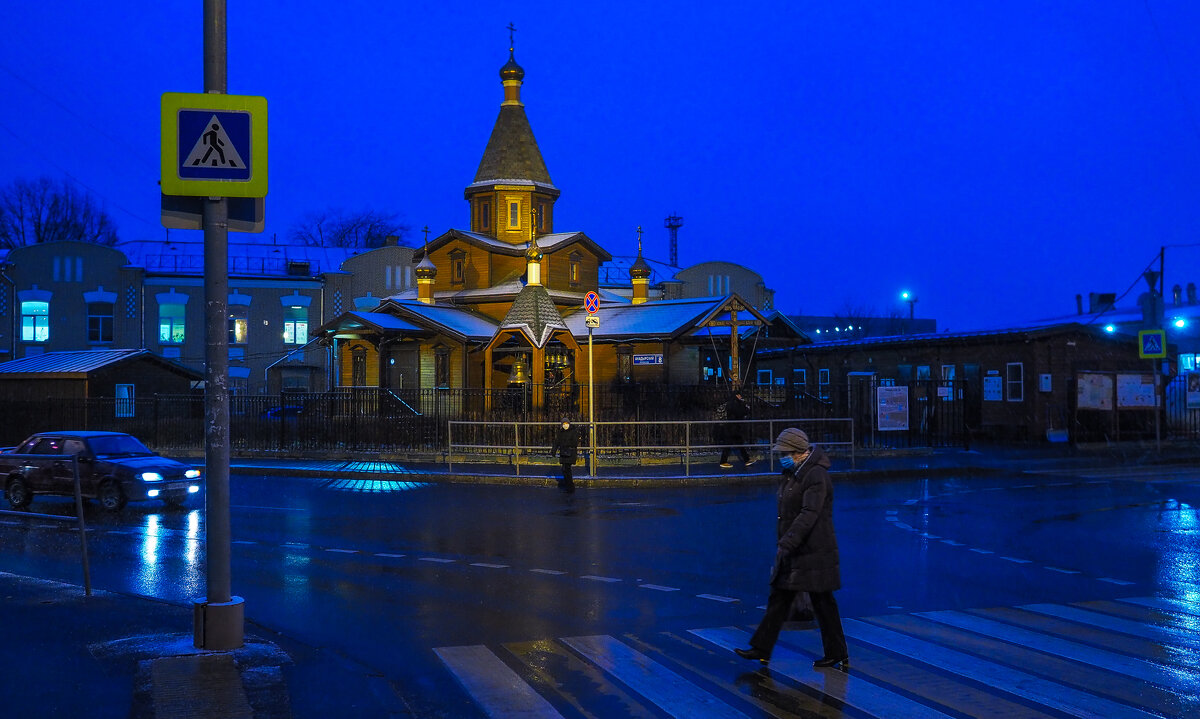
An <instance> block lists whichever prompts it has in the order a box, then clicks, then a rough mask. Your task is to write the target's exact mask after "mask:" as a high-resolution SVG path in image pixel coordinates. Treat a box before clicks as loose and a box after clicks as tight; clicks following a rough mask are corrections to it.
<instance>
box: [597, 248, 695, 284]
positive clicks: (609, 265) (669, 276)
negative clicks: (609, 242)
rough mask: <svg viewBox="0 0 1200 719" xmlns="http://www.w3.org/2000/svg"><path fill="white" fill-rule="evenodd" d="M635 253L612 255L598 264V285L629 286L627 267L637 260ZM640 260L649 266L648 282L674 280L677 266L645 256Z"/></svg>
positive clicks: (657, 282)
mask: <svg viewBox="0 0 1200 719" xmlns="http://www.w3.org/2000/svg"><path fill="white" fill-rule="evenodd" d="M637 259H638V258H637V255H613V257H612V259H610V260H608V261H607V262H604V263H602V264H601V265H600V286H601V287H629V286H630V285H631V284H632V283H631V282H630V281H629V269H630V268H631V267H633V265H634V264H635V263H636V262H637ZM642 261H643V262H645V263H646V264H647V265H649V266H650V284H652V285H657V284H659V283H662V282H671V281H673V280H675V273H676V272H679V268H678V267H676V266H674V265H670V264H667V263H666V262H659V261H658V260H652V259H649V258H647V257H642Z"/></svg>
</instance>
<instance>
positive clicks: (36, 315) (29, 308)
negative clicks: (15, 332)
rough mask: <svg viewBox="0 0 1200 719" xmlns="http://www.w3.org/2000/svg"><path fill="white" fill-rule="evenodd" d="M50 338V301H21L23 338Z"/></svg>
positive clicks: (41, 340)
mask: <svg viewBox="0 0 1200 719" xmlns="http://www.w3.org/2000/svg"><path fill="white" fill-rule="evenodd" d="M49 339H50V303H49V302H38V301H28V302H22V303H21V340H22V341H24V342H46V341H47V340H49Z"/></svg>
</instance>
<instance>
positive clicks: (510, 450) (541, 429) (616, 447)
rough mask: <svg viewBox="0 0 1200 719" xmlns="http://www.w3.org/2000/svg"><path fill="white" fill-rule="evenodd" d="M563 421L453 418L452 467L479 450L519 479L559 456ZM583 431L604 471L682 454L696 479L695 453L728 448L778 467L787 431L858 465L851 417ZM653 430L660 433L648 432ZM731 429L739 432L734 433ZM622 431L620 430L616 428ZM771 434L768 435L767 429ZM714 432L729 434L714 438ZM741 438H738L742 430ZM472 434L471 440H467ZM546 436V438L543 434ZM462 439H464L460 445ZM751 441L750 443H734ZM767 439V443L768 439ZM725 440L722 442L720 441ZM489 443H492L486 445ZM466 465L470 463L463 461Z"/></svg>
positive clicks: (585, 445)
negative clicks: (524, 469)
mask: <svg viewBox="0 0 1200 719" xmlns="http://www.w3.org/2000/svg"><path fill="white" fill-rule="evenodd" d="M558 426H559V423H558V422H485V421H479V422H470V421H465V420H449V421H448V422H447V428H446V437H447V446H446V464H447V468H448V470H449V471H453V470H454V461H455V459H454V458H455V453H456V452H458V453H459V454H466V453H468V452H475V453H477V454H480V455H491V456H507V457H508V458H509V462H510V463H512V464H513V465H514V467H515V469H516V474H517V476H520V474H521V463H522V458H523V457H524V458H525V463H526V464H530V462H529V457H530V456H531V455H550V454H552V452H553V439H549V440H548V441H547V438H548V437H552V436H553V434H554V432H555V431H556V429H557V427H558ZM575 426H576V427H579V428H580V430H581V433H580V441H579V452H580V454H586V453H588V452H590V451H592V450H593V449H594V455H593V456H592V460H593V462H594V466H595V467H598V466H599V464H600V458H601V457H602V456H605V455H608V456H610V457H618V456H620V457H622V458H628V457H630V456H631V455H633V456H636V457H638V458H639V459H645V458H646V457H647V456H649V455H652V454H656V455H659V456H663V455H676V454H678V455H679V457H680V463H681V464H682V465H683V469H684V476H691V466H692V464H693V454H694V453H697V452H709V453H711V452H716V451H721V450H725V449H726V448H730V449H735V448H736V447H739V446H740V447H744V448H746V450H747V451H748V452H752V451H758V452H760V453H762V454H765V455H766V456H767V462H768V467H769V468H770V469H772V470H773V469H774V468H775V457H774V455H773V454H771V452H770V447H771V444H772V442H773V440H774V438H775V437H776V436H777V434H778V431H779V430H783V429H784V428H786V427H798V428H800V429H804V430H805V431H806V432H807V433H808V434H809V437H810V438H811V439H812V441H813V443H814V444H819V445H821V446H822V447H848V448H849V450H850V466H851V467H852V468H853V467H854V466H855V437H854V420H853V419H850V418H824V419H756V420H694V421H693V420H677V421H663V422H636V421H634V422H596V423H595V427H596V434H597V440H596V444H595V446H594V447H593V446H592V444H591V437H590V432H588V430H589V429H590V427H591V425H589V424H588V423H587V422H577V423H575ZM643 428H647V429H650V430H657V431H645V429H643ZM730 428H734V429H735V433H729V430H730ZM614 429H619V430H622V431H620V432H614V431H611V430H614ZM763 429H765V430H766V432H765V434H763V432H762V430H763ZM714 430H716V431H717V432H721V431H724V432H726V434H725V435H724V436H723V437H722V436H719V435H718V436H717V437H714ZM737 430H740V431H741V434H740V435H737V434H736V431H737ZM630 432H632V433H633V435H634V437H633V438H632V439H633V441H623V442H620V443H611V442H610V443H605V442H603V441H602V440H601V437H602V436H605V435H607V436H608V437H612V436H614V435H617V434H623V435H628V434H629V433H630ZM464 435H466V437H464ZM539 435H540V436H539ZM647 435H650V438H655V437H659V438H664V439H665V438H681V439H682V441H676V442H656V443H650V442H644V441H641V440H642V439H644V438H646V437H647ZM456 437H458V438H459V441H456V439H455V438H456ZM741 437H745V438H747V439H745V440H744V441H734V440H737V439H740V438H741ZM764 437H765V440H764V439H763V438H764ZM718 439H719V441H718ZM482 440H487V441H482ZM463 461H464V462H465V461H466V460H463Z"/></svg>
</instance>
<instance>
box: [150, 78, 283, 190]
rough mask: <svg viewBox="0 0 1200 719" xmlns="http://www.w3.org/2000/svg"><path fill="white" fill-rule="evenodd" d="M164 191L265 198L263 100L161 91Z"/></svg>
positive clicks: (237, 96)
mask: <svg viewBox="0 0 1200 719" xmlns="http://www.w3.org/2000/svg"><path fill="white" fill-rule="evenodd" d="M162 192H163V194H165V195H186V196H193V197H195V196H201V197H264V196H266V194H267V99H266V98H265V97H256V96H252V95H217V94H208V93H183V92H166V93H163V96H162Z"/></svg>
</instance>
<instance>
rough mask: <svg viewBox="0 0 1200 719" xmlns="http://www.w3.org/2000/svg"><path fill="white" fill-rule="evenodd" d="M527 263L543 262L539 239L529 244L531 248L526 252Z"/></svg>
mask: <svg viewBox="0 0 1200 719" xmlns="http://www.w3.org/2000/svg"><path fill="white" fill-rule="evenodd" d="M525 261H526V262H541V261H542V248H540V247H538V243H537V238H536V237H535V238H533V240H532V241H530V243H529V248H528V249H526V250H525Z"/></svg>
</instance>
